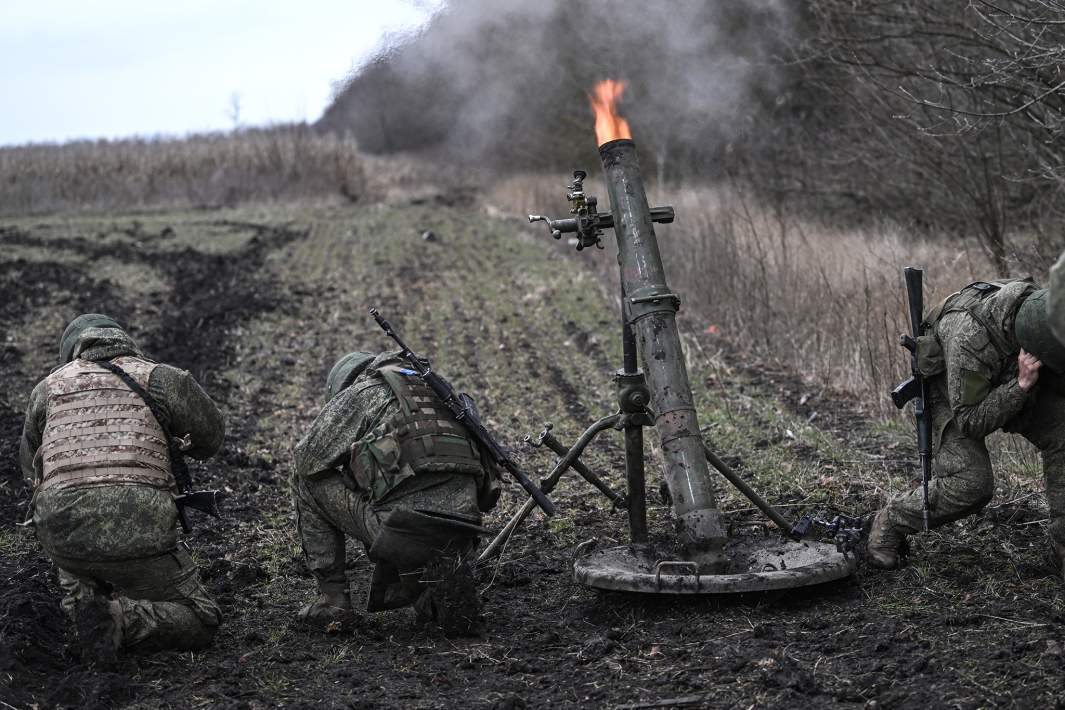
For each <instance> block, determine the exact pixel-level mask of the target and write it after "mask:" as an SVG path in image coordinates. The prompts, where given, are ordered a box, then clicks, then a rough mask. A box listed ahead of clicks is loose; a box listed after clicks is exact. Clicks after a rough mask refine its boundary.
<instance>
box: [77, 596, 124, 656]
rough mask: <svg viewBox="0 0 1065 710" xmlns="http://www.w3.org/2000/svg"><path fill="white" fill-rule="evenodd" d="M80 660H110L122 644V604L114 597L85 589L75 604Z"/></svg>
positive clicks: (116, 654)
mask: <svg viewBox="0 0 1065 710" xmlns="http://www.w3.org/2000/svg"><path fill="white" fill-rule="evenodd" d="M74 624H75V626H76V627H77V630H78V643H79V644H80V645H81V656H82V660H83V661H84V662H86V663H100V664H109V663H113V662H114V661H115V660H116V658H117V657H118V650H119V649H120V648H122V607H121V606H120V605H119V603H118V602H117V601H113V600H111V599H108V598H107V597H105V596H103V595H102V594H96V593H91V592H86V593H85V594H84V595H83V596H82V597H81V598H80V599H78V602H77V605H76V606H75V608H74Z"/></svg>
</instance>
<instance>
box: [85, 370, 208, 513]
mask: <svg viewBox="0 0 1065 710" xmlns="http://www.w3.org/2000/svg"><path fill="white" fill-rule="evenodd" d="M95 362H96V364H97V365H99V366H100V367H102V368H103V369H105V370H107V371H108V372H110V373H111V374H113V375H115V376H116V377H118V379H120V380H122V382H124V383H125V385H126V386H127V387H129V388H130V389H131V390H132V391H133V392H134V393H135V394H136V395H137V396H138V397H140V398H141V399H142V400H144V403H145V404H146V405H147V406H148V409H149V410H150V411H151V413H152V416H153V417H155V421H157V422H159V427H160V428H161V429H162V430H163V434H164V435H166V445H167V449H168V451H169V454H170V467H171V471H172V472H173V474H174V481H176V482H177V486H178V490H180V491H183V492H184V491H187V490H189V488H191V487H192V478H191V477H190V476H189V467H188V465H187V464H186V463H185V454H184V452H183V451H181V449H179V448H178V447H177V445H176V444H175V443H174V437H173V436H171V435H170V431H169V430H168V428H167V426H166V425H165V424H164V423H163V422H164V421H165V419H164V418H163V414H162V409H161V408H160V407H159V403H158V402H156V401H155V398H154V397H152V396H151V395H150V394H148V391H147V390H146V389H144V388H143V387H141V386H140V384H139V383H138V382H137V381H136V380H135V379H133V378H132V377H130V375H129V373H128V372H126V371H125V370H123V369H122V368H121V367H119V366H118V365H116V364H115V363H113V362H111V361H110V360H96V361H95Z"/></svg>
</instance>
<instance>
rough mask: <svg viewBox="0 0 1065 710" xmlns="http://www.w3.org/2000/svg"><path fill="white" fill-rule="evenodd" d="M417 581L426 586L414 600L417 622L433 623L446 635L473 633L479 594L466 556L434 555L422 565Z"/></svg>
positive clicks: (475, 627)
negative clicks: (420, 575)
mask: <svg viewBox="0 0 1065 710" xmlns="http://www.w3.org/2000/svg"><path fill="white" fill-rule="evenodd" d="M421 582H422V584H424V585H426V586H427V587H428V588H427V589H425V591H423V592H422V593H421V595H420V596H419V597H418V599H417V600H415V602H414V611H415V613H416V614H417V618H418V621H419V622H420V623H431V624H436V625H437V626H439V627H440V628H441V629H442V630H443V632H444V635H446V636H470V635H474V634H476V633H477V630H478V626H479V623H480V617H481V597H480V595H479V594H478V593H477V580H476V579H475V577H474V574H473V566H472V565H471V564H470V562H469V560H468V559H467V556H466V555H441V556H439V557H437V558H436V559H435V560H433V561H432V562H430V563H429V564H428V565H426V568H425V571H424V572H423V574H422V578H421Z"/></svg>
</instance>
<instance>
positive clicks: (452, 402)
mask: <svg viewBox="0 0 1065 710" xmlns="http://www.w3.org/2000/svg"><path fill="white" fill-rule="evenodd" d="M370 315H371V316H373V318H374V320H375V321H377V325H379V326H381V329H382V330H384V331H385V334H386V335H388V337H390V338H392V340H395V341H396V344H397V345H399V347H400V348H402V350H403V357H404V359H406V361H407V362H408V363H410V366H411V369H412V370H414V371H415V372H416V373H417V374H418V376H419V377H421V378H422V381H423V382H425V384H426V385H428V386H429V389H431V390H432V391H433V394H435V395H436V396H437V397H439V398H440V401H441V402H443V403H444V406H446V407H447V408H448V409H450V410H451V413H452V414H454V415H455V419H457V420H458V421H459V422H460V423H461V424H462V425H463V426H465V427H466V430H467V431H469V432H470V434H471V435H472V436H473V438H474V439H476V440H477V443H479V444H480V445H481V447H482V448H483V449H484V450H485V451H486V452H487V453H488V455H489V456H491V458H492V460H493V461H495V463H496V465H498V466H501V467H503V468H505V469H506V470H507V471H509V472H510V475H512V476H514V478H515V480H517V482H518V483H520V484H521V487H522V488H524V489H525V490H526V492H528V494H529V495H530V496H532V498H533V500H534V501H536V505H538V506H539V507H540V510H542V511H544V513H545V514H547V515H549V516H550V515H554V514H555V505H554V503H552V502H551V501H550V500H549V499H548V497H547V496H545V495H544V493H543V491H541V490H540V489H539V488H537V487H536V484H534V483H533V482H532V481H530V480H529V477H528V476H526V475H525V474H524V473H522V472H521V469H519V468H518V465H517V464H516V463H515V462H514V460H513V459H512V458H510V454H508V453H507V452H506V450H505V449H504V448H503V447H502V446H500V445H499V444H498V443H496V440H495V439H493V438H492V435H491V434H489V433H488V430H487V429H485V428H484V424H482V423H481V418H480V417H479V416H477V409H476V407H474V405H473V400H472V399H470V397H469V395H467V394H459V393H456V392H455V390H454V389H452V387H451V385H450V384H448V381H447V380H445V379H444V378H443V377H441V376H440V375H438V374H436V373H435V372H433V368H432V364H431V363H430V362H429V361H428V360H427V359H425V358H421V357H418V356H417V355H415V354H414V352H413V351H412V350H411V349H410V348H408V347H407V344H406V343H404V342H403V340H401V339H400V337H399V336H398V335H396V331H394V330H392V326H391V325H389V323H388V321H386V320H385V319H384V318H382V317H381V314H380V313H378V312H377V309H376V308H371V309H370Z"/></svg>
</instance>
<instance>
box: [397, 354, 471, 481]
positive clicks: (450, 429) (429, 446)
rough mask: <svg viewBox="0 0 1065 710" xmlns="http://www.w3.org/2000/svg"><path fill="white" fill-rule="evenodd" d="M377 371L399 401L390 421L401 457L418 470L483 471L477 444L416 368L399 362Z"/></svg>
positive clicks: (424, 471) (414, 469) (416, 471)
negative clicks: (408, 367) (397, 364)
mask: <svg viewBox="0 0 1065 710" xmlns="http://www.w3.org/2000/svg"><path fill="white" fill-rule="evenodd" d="M378 372H379V373H380V374H381V376H382V377H383V378H384V380H385V382H387V383H388V386H389V387H390V388H391V389H392V392H393V394H395V396H396V399H397V400H398V401H399V408H400V412H399V415H398V417H397V418H396V420H395V421H393V422H391V425H392V433H393V434H394V435H395V437H396V440H397V442H398V444H399V452H400V460H401V461H403V462H404V463H406V464H407V465H409V466H410V467H411V469H412V470H413V471H414V472H415V473H428V472H447V473H469V474H480V473H484V471H485V467H484V465H483V464H482V462H481V454H480V451H479V450H478V448H477V445H476V444H475V443H474V442H473V440H472V439H471V438H470V435H469V434H468V433H467V432H466V429H465V428H464V427H463V426H462V424H460V423H459V422H458V421H457V420H456V419H455V415H453V414H452V413H451V411H450V410H449V409H448V408H447V407H446V406H444V403H443V402H441V401H440V400H439V398H438V397H437V396H436V395H435V394H433V391H432V390H431V389H429V387H428V385H426V384H425V383H424V382H422V380H421V378H420V377H418V374H417V373H416V372H414V371H413V370H407V369H405V368H402V367H396V366H386V367H383V368H381V369H380V370H379V371H378Z"/></svg>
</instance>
